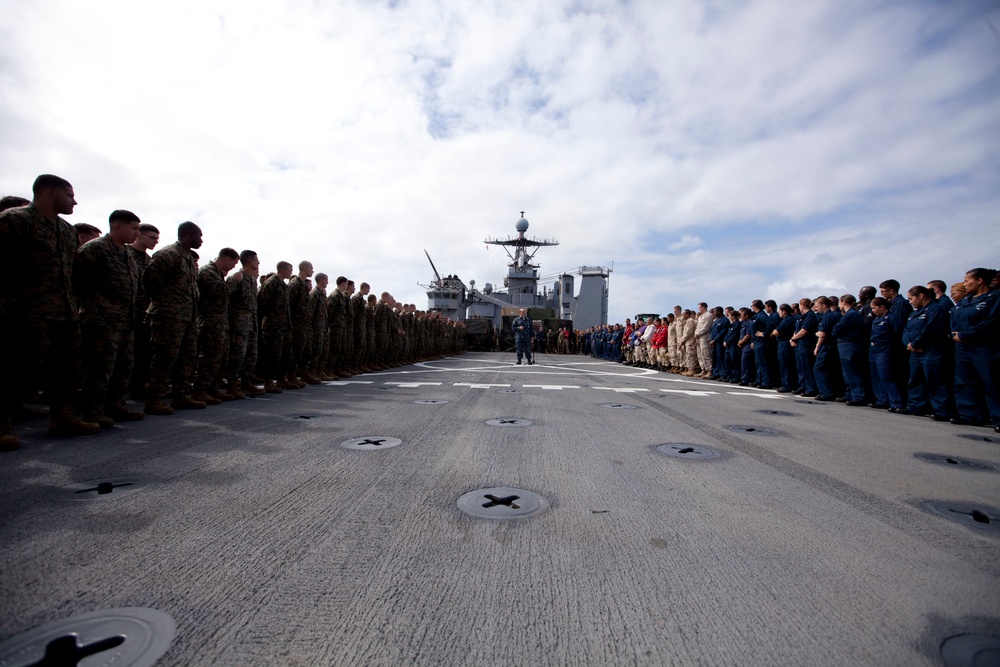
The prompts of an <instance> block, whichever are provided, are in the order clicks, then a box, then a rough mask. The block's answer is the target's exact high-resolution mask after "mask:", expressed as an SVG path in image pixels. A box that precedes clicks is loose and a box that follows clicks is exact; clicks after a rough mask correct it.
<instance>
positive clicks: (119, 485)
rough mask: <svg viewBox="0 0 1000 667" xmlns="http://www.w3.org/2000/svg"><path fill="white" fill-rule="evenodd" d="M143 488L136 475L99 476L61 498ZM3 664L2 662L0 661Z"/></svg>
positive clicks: (100, 497) (89, 497)
mask: <svg viewBox="0 0 1000 667" xmlns="http://www.w3.org/2000/svg"><path fill="white" fill-rule="evenodd" d="M142 489H143V483H142V481H141V480H140V479H139V478H137V477H101V478H99V479H91V480H87V481H84V482H74V483H72V484H70V485H69V486H68V487H66V491H64V492H63V494H62V499H63V500H72V501H78V500H103V499H107V498H121V497H122V496H130V495H132V494H133V493H137V492H139V491H141V490H142ZM0 664H3V663H0Z"/></svg>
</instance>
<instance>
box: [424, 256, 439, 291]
mask: <svg viewBox="0 0 1000 667" xmlns="http://www.w3.org/2000/svg"><path fill="white" fill-rule="evenodd" d="M424 254H425V255H427V261H428V262H430V263H431V268H432V269H433V270H434V277H435V278H437V284H438V285H440V284H442V283H441V274H440V273H438V270H437V267H436V266H434V260H432V259H431V255H430V253H428V252H427V250H424Z"/></svg>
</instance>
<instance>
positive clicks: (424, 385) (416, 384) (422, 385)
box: [382, 382, 441, 387]
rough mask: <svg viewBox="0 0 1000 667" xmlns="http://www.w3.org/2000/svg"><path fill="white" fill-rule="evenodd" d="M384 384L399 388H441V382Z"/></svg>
mask: <svg viewBox="0 0 1000 667" xmlns="http://www.w3.org/2000/svg"><path fill="white" fill-rule="evenodd" d="M382 384H394V385H396V386H398V387H439V386H441V383H440V382H383V383H382Z"/></svg>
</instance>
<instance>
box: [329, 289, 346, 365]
mask: <svg viewBox="0 0 1000 667" xmlns="http://www.w3.org/2000/svg"><path fill="white" fill-rule="evenodd" d="M346 301H347V298H346V297H345V296H344V293H343V292H341V291H340V290H339V289H334V290H333V293H332V294H331V295H330V297H329V298H328V299H327V307H326V320H327V323H328V324H329V325H330V356H329V358H328V359H327V368H328V369H329V370H332V371H337V370H338V369H339V368H340V367H341V365H342V364H343V362H344V358H343V357H342V356H341V355H342V352H343V347H344V330H345V327H346V319H345V318H346V314H345V312H344V304H345V303H346Z"/></svg>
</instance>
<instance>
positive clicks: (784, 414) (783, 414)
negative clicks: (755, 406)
mask: <svg viewBox="0 0 1000 667" xmlns="http://www.w3.org/2000/svg"><path fill="white" fill-rule="evenodd" d="M754 412H756V413H757V414H759V415H771V416H772V417H800V416H801V415H799V414H798V413H796V412H785V411H784V410H754Z"/></svg>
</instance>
